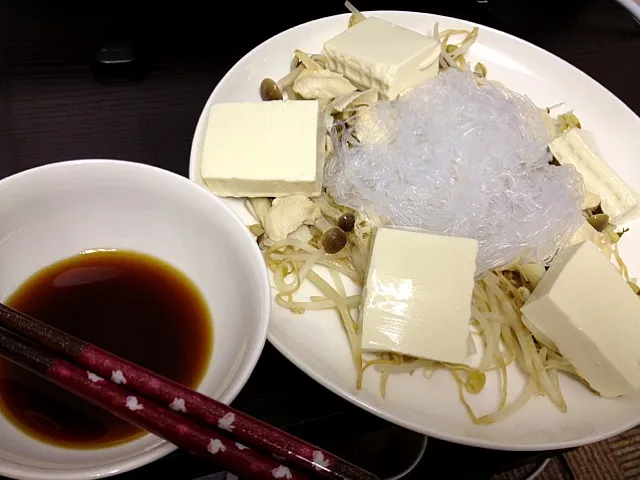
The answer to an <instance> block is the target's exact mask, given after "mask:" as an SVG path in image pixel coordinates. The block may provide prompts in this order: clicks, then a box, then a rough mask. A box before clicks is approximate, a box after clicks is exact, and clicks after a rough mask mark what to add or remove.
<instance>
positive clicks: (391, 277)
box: [361, 228, 478, 363]
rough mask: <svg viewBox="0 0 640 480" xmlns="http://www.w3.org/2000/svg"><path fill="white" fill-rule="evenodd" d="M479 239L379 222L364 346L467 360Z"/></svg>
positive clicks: (367, 292)
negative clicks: (383, 225) (403, 227)
mask: <svg viewBox="0 0 640 480" xmlns="http://www.w3.org/2000/svg"><path fill="white" fill-rule="evenodd" d="M477 252H478V242H477V241H476V240H473V239H469V238H459V237H445V236H440V235H431V234H428V233H425V232H423V231H420V230H417V229H415V230H403V229H396V228H378V229H377V230H376V233H375V237H374V240H373V247H372V252H371V258H370V262H369V269H368V273H367V279H366V283H365V287H364V291H363V301H362V308H361V322H362V349H363V350H364V351H377V352H395V353H400V354H404V355H410V356H412V357H418V358H427V359H431V360H437V361H441V362H450V363H464V362H465V360H466V358H467V354H468V339H469V321H470V318H471V295H472V292H473V287H474V275H475V271H476V256H477Z"/></svg>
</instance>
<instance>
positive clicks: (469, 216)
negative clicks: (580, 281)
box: [324, 68, 584, 274]
mask: <svg viewBox="0 0 640 480" xmlns="http://www.w3.org/2000/svg"><path fill="white" fill-rule="evenodd" d="M350 124H351V125H353V126H349V127H346V129H347V130H349V129H351V131H350V132H348V133H345V132H344V131H343V132H341V135H340V136H341V139H342V141H338V140H337V139H336V141H335V144H336V148H335V152H334V155H333V157H332V158H331V159H329V160H328V162H327V166H326V172H325V181H324V183H325V186H326V187H327V190H328V191H329V192H330V193H331V195H332V196H333V198H334V199H335V201H336V202H337V203H339V204H341V205H346V206H349V207H351V208H354V209H366V210H370V211H374V212H376V213H377V214H378V215H381V216H383V217H385V218H387V219H388V220H389V221H390V222H391V223H393V224H395V225H399V226H411V227H419V228H422V229H424V230H426V231H428V232H432V233H436V234H443V235H451V236H460V237H470V238H476V239H477V240H478V242H479V252H478V261H477V267H478V273H479V274H480V273H483V272H486V271H489V270H490V269H492V268H496V267H499V266H502V265H506V264H510V263H512V262H513V261H514V260H516V259H518V260H519V261H520V262H542V263H547V262H549V261H550V260H551V258H552V257H553V256H554V255H555V254H556V253H557V252H558V251H559V250H560V249H561V248H562V247H564V246H565V245H566V243H567V241H568V240H569V239H570V238H571V236H572V235H573V233H574V232H575V231H576V230H577V228H578V227H579V226H580V225H581V224H582V222H583V221H584V219H583V217H582V214H581V208H580V207H581V203H582V200H583V197H584V191H583V183H582V179H581V177H580V175H579V174H578V173H577V172H576V171H575V170H574V169H573V167H571V166H566V167H565V166H563V167H557V166H552V165H549V160H550V159H551V157H550V153H549V152H548V148H547V147H548V145H549V134H548V133H547V129H546V127H545V124H544V121H543V119H542V116H541V114H540V110H539V109H538V108H537V107H536V106H535V105H533V104H532V103H531V101H529V100H528V99H527V98H526V97H524V96H522V95H519V94H517V93H515V92H512V91H510V90H508V89H506V88H503V87H500V86H498V85H496V84H494V83H491V82H486V81H483V82H481V83H479V82H478V81H477V79H476V78H474V76H473V74H472V73H470V72H461V71H459V70H457V69H454V68H451V69H447V70H445V71H443V72H441V73H440V74H439V75H438V76H437V77H435V78H434V79H431V80H428V81H426V82H425V83H424V84H423V85H421V86H419V87H417V88H415V89H414V90H413V91H411V92H410V93H409V94H407V95H406V96H405V97H404V98H402V99H401V100H400V101H391V102H378V103H375V104H373V105H372V106H371V107H370V108H369V109H367V110H366V111H365V113H364V114H363V116H362V118H361V119H359V118H357V117H356V118H355V119H352V121H351V122H350ZM352 136H353V137H356V138H357V139H358V140H359V142H358V143H354V142H351V141H348V139H350V138H351V137H352Z"/></svg>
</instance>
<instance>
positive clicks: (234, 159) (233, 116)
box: [200, 100, 326, 197]
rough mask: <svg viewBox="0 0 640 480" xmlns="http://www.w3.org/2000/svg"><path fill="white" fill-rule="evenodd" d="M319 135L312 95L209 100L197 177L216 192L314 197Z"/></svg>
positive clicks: (321, 128)
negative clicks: (295, 98) (291, 98)
mask: <svg viewBox="0 0 640 480" xmlns="http://www.w3.org/2000/svg"><path fill="white" fill-rule="evenodd" d="M325 139H326V127H325V125H324V120H323V116H322V112H321V110H320V107H319V105H318V102H317V101H316V100H310V101H291V102H288V101H271V102H256V103H249V102H247V103H218V104H214V105H212V106H211V109H210V110H209V123H208V124H207V131H206V134H205V139H204V146H203V150H202V161H201V165H200V170H201V174H202V178H203V179H204V181H205V182H206V184H207V186H208V187H209V189H210V190H211V191H212V192H213V193H215V194H216V195H219V196H222V197H282V196H287V195H305V196H307V197H317V196H318V195H320V192H321V189H322V176H323V168H324V147H325Z"/></svg>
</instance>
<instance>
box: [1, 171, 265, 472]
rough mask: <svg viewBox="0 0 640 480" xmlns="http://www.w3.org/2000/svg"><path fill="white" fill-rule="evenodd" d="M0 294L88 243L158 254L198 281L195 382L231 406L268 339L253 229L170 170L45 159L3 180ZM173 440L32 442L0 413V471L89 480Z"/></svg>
mask: <svg viewBox="0 0 640 480" xmlns="http://www.w3.org/2000/svg"><path fill="white" fill-rule="evenodd" d="M0 219H1V221H0V298H1V299H6V298H7V296H8V295H10V294H11V293H12V292H13V291H14V290H15V289H16V288H17V287H18V286H19V285H20V284H21V283H22V282H23V281H24V280H25V279H26V278H27V277H29V276H30V275H32V274H33V273H35V272H36V271H38V270H40V269H41V268H42V267H44V266H46V265H49V264H52V263H55V262H56V261H59V260H61V259H63V258H66V257H70V256H73V255H75V254H77V253H80V252H82V251H84V250H86V249H91V248H120V249H129V250H135V251H139V252H142V253H147V254H150V255H154V256H156V257H158V258H160V259H162V260H164V261H166V262H168V263H170V264H172V265H174V266H175V267H177V268H178V269H180V270H181V271H182V272H184V273H185V274H186V275H187V276H188V277H189V278H190V279H191V280H192V281H193V282H194V283H195V284H196V285H197V286H198V288H199V289H200V291H201V292H202V294H203V296H204V297H205V299H206V301H207V303H208V305H209V308H210V310H211V313H212V316H213V325H214V328H213V331H214V346H213V354H212V356H211V361H210V364H209V366H208V369H207V371H206V373H205V375H204V378H203V380H202V382H201V384H200V386H199V388H198V390H199V391H200V392H203V393H205V394H207V395H209V396H211V397H213V398H216V399H218V400H220V401H222V402H224V403H229V402H231V401H232V400H233V399H234V398H235V397H236V395H237V394H238V392H239V391H240V389H241V388H242V387H243V386H244V384H245V382H246V381H247V379H248V378H249V375H250V374H251V372H252V370H253V368H254V366H255V364H256V362H257V361H258V357H259V356H260V353H261V351H262V348H263V346H264V342H265V338H266V333H267V326H268V322H269V310H270V303H271V300H270V297H271V295H270V292H269V281H268V277H267V271H266V267H265V264H264V261H263V259H262V257H261V255H260V252H259V250H258V248H257V245H256V243H255V240H254V239H253V237H252V235H251V234H250V232H249V231H248V230H247V228H246V227H245V226H244V225H243V224H242V222H241V221H240V220H239V219H238V218H237V217H236V215H235V214H234V213H232V212H231V210H230V209H229V208H228V207H226V206H225V205H224V204H223V203H222V202H221V201H220V200H218V199H217V198H216V197H215V196H213V195H211V194H210V193H209V192H207V191H206V190H205V189H203V188H202V187H199V186H197V185H196V184H194V183H192V182H190V181H189V180H187V179H186V178H182V177H180V176H178V175H175V174H173V173H170V172H167V171H165V170H161V169H158V168H155V167H150V166H146V165H141V164H136V163H129V162H122V161H115V160H78V161H70V162H62V163H56V164H51V165H47V166H44V167H39V168H35V169H33V170H28V171H25V172H22V173H19V174H17V175H14V176H12V177H8V178H5V179H3V180H0ZM174 449H175V447H174V446H173V445H171V444H168V443H167V442H164V441H163V440H161V439H159V438H158V437H156V436H153V435H150V434H149V435H145V436H144V437H142V438H140V439H137V440H134V441H131V442H129V443H125V444H122V445H118V446H115V447H110V448H103V449H95V450H71V449H65V448H60V447H55V446H52V445H47V444H44V443H41V442H39V441H37V440H34V439H32V438H29V437H28V436H26V435H25V434H23V433H21V432H20V431H19V430H17V429H16V428H15V427H13V426H12V424H10V423H9V422H8V421H7V420H6V419H5V418H4V417H2V416H1V415H0V475H5V476H8V477H12V478H21V479H48V480H53V479H61V480H62V479H64V480H74V479H88V478H99V477H104V476H108V475H114V474H117V473H122V472H124V471H127V470H130V469H133V468H136V467H139V466H141V465H144V464H147V463H149V462H151V461H153V460H156V459H158V458H160V457H162V456H163V455H166V454H167V453H169V452H171V451H172V450H174Z"/></svg>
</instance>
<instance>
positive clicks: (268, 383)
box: [0, 0, 640, 480]
mask: <svg viewBox="0 0 640 480" xmlns="http://www.w3.org/2000/svg"><path fill="white" fill-rule="evenodd" d="M132 5H134V6H132ZM357 6H358V7H359V8H361V9H363V10H375V9H389V8H395V9H398V10H414V11H428V12H430V13H437V14H443V15H449V16H454V17H459V18H464V19H468V20H472V21H476V22H478V23H481V24H484V25H488V26H492V27H495V28H498V29H500V30H504V31H507V32H509V33H512V34H514V35H517V36H519V37H521V38H524V39H526V40H528V41H530V42H532V43H534V44H536V45H539V46H541V47H543V48H545V49H547V50H549V51H551V52H553V53H555V54H556V55H558V56H560V57H562V58H564V59H566V60H568V61H569V62H570V63H572V64H574V65H575V66H577V67H578V68H580V69H581V70H583V71H585V72H586V73H588V74H589V75H591V76H592V77H594V78H595V79H596V80H598V81H599V82H601V83H602V84H603V85H604V86H605V87H607V88H608V89H610V90H611V91H612V92H613V93H614V94H615V95H617V96H618V97H619V98H620V99H622V101H624V102H625V103H626V104H627V105H629V107H631V109H632V110H634V111H635V112H636V113H640V88H639V87H638V86H639V85H640V66H639V65H640V25H638V23H636V21H634V19H633V18H632V17H631V16H630V15H629V14H628V13H627V12H626V11H625V10H623V9H622V8H621V7H620V6H619V5H618V4H617V3H616V2H614V1H613V0H583V1H578V0H564V1H562V2H557V1H555V2H551V1H531V2H516V1H513V0H487V1H485V0H478V1H476V0H431V1H429V2H424V1H423V2H417V1H413V2H411V1H394V2H389V1H388V0H387V1H386V2H382V1H367V0H361V1H360V2H358V3H357ZM343 12H344V9H343V7H342V2H341V1H339V0H335V1H331V2H328V1H318V2H280V3H276V2H262V3H256V4H250V3H249V2H221V3H215V4H214V3H210V4H208V5H207V4H197V3H196V2H189V1H180V2H168V3H165V4H162V3H160V2H156V3H148V4H147V3H146V2H129V3H127V2H120V1H115V0H113V1H110V2H104V1H92V2H87V1H44V0H43V1H36V0H24V1H19V0H0V178H2V177H5V176H8V175H11V174H13V173H16V172H19V171H21V170H24V169H27V168H31V167H35V166H38V165H42V164H45V163H50V162H55V161H60V160H66V159H72V158H90V157H93V158H96V157H99V158H116V159H127V160H132V161H136V162H142V163H147V164H152V165H156V166H159V167H162V168H165V169H168V170H171V171H174V172H176V173H178V174H182V175H186V174H187V171H188V161H189V149H190V145H191V138H192V134H193V130H194V128H195V124H196V121H197V119H198V116H199V114H200V111H201V109H202V107H203V105H204V103H205V101H206V100H207V98H208V96H209V94H210V93H211V91H212V89H213V88H214V87H215V85H216V83H217V82H218V81H219V80H220V78H221V77H222V76H223V75H224V73H225V72H226V71H227V70H228V69H229V68H230V67H231V66H232V65H233V64H234V63H235V62H236V61H237V60H239V59H240V57H241V56H242V55H244V54H245V53H246V52H247V51H249V50H250V49H251V48H253V47H255V46H256V45H258V44H259V43H260V42H262V41H264V40H266V39H267V38H269V37H270V36H272V35H274V34H276V33H278V32H280V31H282V30H284V29H286V28H288V27H291V26H294V25H296V24H299V23H302V22H305V21H308V20H312V19H315V18H319V17H322V16H326V15H332V14H337V13H343ZM114 22H115V24H114ZM123 24H125V26H126V28H125V31H128V32H133V33H134V34H135V35H136V36H137V37H138V40H140V41H143V43H142V44H144V45H145V46H146V52H147V54H148V55H147V58H148V59H149V62H148V69H147V70H146V75H145V76H144V78H143V79H142V80H140V81H137V82H131V81H127V80H119V81H111V82H106V83H105V82H98V81H96V79H95V78H94V76H93V75H92V70H91V68H90V62H89V59H90V57H91V51H92V48H93V46H94V45H95V40H96V38H101V37H100V34H101V32H104V31H105V28H107V30H106V31H112V28H111V29H109V28H110V27H113V26H114V25H123ZM603 114H606V112H603ZM274 379H275V382H274ZM234 405H235V406H236V407H238V408H240V409H242V410H245V411H246V412H248V413H250V414H253V415H255V416H257V417H259V418H261V419H263V420H266V421H268V422H271V423H273V424H276V425H278V426H281V427H283V428H286V429H288V430H290V431H292V432H294V433H296V434H298V435H300V436H302V437H304V438H306V439H308V440H310V441H312V442H315V443H318V444H321V445H323V446H325V447H327V448H329V449H333V450H335V451H336V453H339V454H342V455H344V456H346V457H348V458H349V459H351V460H352V461H354V462H357V463H359V464H361V465H363V466H368V467H370V468H372V469H378V470H377V471H378V472H380V473H384V472H385V470H384V469H385V465H384V464H380V462H379V461H378V458H379V457H380V455H379V453H381V452H389V451H396V452H398V454H401V453H403V452H404V453H406V455H407V457H410V456H411V454H412V452H413V450H412V448H413V449H415V445H417V443H418V442H419V439H418V438H416V436H412V435H411V434H410V433H408V432H405V431H402V430H400V429H397V428H394V427H391V426H390V425H389V424H387V423H386V422H384V421H382V420H379V419H377V418H375V417H373V416H371V415H369V414H367V413H365V412H362V411H360V410H359V409H357V408H356V407H353V406H352V405H350V404H348V403H347V402H345V401H343V400H341V399H340V398H338V397H337V396H335V395H333V394H331V393H329V392H328V391H326V390H324V389H323V388H322V387H320V386H319V385H318V384H316V383H315V382H314V381H312V380H311V379H309V378H308V377H306V376H305V375H304V374H302V373H301V372H300V371H299V370H297V369H296V368H295V367H294V366H293V365H292V364H290V363H289V362H287V361H286V360H285V359H284V358H283V357H282V356H281V355H280V354H279V353H277V352H276V351H275V349H273V348H272V347H270V346H269V345H267V347H266V348H265V351H264V353H263V355H262V357H261V359H260V362H259V364H258V367H257V369H256V371H255V372H254V374H253V375H252V377H251V379H250V381H249V383H248V384H247V386H246V388H245V389H244V390H243V391H242V393H241V394H240V396H239V397H238V398H237V400H236V401H235V403H234ZM548 454H549V453H546V454H545V453H543V454H540V453H537V454H529V453H513V452H512V453H509V452H494V451H487V450H480V449H473V448H468V447H461V446H456V445H452V444H449V443H446V442H442V441H438V440H434V439H432V440H430V441H429V444H428V448H427V453H426V455H425V457H424V459H423V461H422V462H421V464H420V465H419V466H418V468H417V469H416V471H415V472H414V474H413V475H411V476H410V477H406V478H421V479H424V478H427V477H429V478H484V477H486V476H488V475H490V474H491V473H495V472H499V471H503V470H505V469H509V468H512V467H513V466H514V465H516V464H518V463H522V462H524V461H530V460H532V459H533V458H537V457H540V456H541V455H542V456H544V455H548ZM461 460H462V461H461ZM386 468H387V469H388V468H390V467H389V466H388V465H386ZM215 470H216V469H215V466H213V465H211V464H209V463H205V462H203V461H200V460H198V459H195V458H192V457H190V456H188V455H187V454H184V453H181V452H178V453H176V454H173V455H171V456H169V457H168V458H165V459H163V460H161V461H159V462H156V463H155V464H154V465H152V466H149V467H146V468H144V469H141V470H139V471H137V472H134V473H131V474H126V475H123V476H122V479H123V480H125V479H127V480H134V479H142V478H153V477H155V476H157V475H160V476H161V478H174V479H176V480H177V479H192V478H195V477H199V476H201V475H205V474H206V473H210V472H213V471H215Z"/></svg>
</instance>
